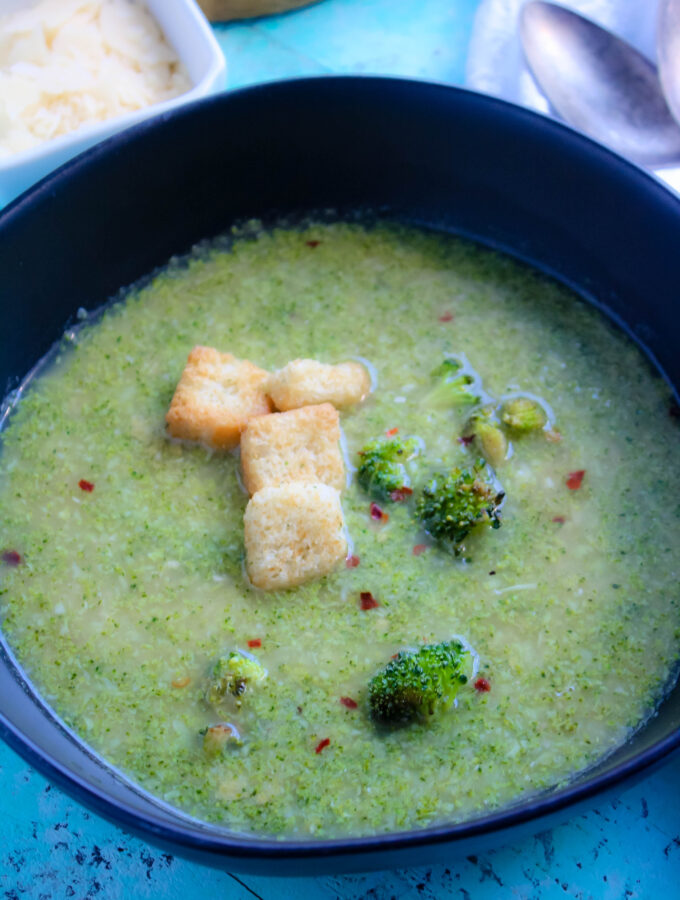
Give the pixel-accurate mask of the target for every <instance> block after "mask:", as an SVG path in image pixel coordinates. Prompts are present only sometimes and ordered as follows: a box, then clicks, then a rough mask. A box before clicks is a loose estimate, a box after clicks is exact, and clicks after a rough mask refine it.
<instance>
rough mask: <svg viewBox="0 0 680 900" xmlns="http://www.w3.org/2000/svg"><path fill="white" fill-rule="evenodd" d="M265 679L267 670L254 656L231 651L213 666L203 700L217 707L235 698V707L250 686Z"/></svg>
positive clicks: (239, 704) (239, 703) (238, 705)
mask: <svg viewBox="0 0 680 900" xmlns="http://www.w3.org/2000/svg"><path fill="white" fill-rule="evenodd" d="M266 677H267V670H266V669H265V668H264V666H263V665H261V664H260V663H259V662H258V661H257V660H256V659H255V657H254V656H251V655H250V654H245V653H242V652H239V651H234V650H232V651H231V652H230V653H229V654H228V656H221V657H220V658H219V659H218V660H217V662H216V663H215V665H214V666H213V670H212V673H211V675H210V679H209V681H208V686H207V688H206V692H205V699H206V701H207V702H208V703H210V704H211V706H219V705H220V704H221V703H222V702H223V701H224V700H225V699H226V698H227V697H229V696H231V697H234V698H235V703H236V706H237V707H240V706H241V697H242V696H243V695H244V694H245V692H246V690H247V689H248V687H250V685H252V684H257V683H258V682H260V681H263V680H264V679H265V678H266Z"/></svg>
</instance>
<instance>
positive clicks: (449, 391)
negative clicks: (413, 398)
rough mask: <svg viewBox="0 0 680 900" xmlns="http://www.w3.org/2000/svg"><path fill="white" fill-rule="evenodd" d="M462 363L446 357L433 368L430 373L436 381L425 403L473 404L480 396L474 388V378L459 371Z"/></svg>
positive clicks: (442, 405) (478, 400)
mask: <svg viewBox="0 0 680 900" xmlns="http://www.w3.org/2000/svg"><path fill="white" fill-rule="evenodd" d="M461 369H462V364H461V363H460V362H458V360H457V359H453V358H451V357H447V358H446V359H445V360H444V362H443V363H441V365H439V366H437V368H436V369H433V370H432V372H431V375H432V377H433V378H435V379H436V381H437V383H436V384H435V386H434V388H433V389H432V390H431V391H430V392H429V394H428V395H427V397H426V403H428V404H429V405H430V406H435V407H439V408H441V407H449V406H454V407H456V406H474V405H475V404H477V403H479V402H480V401H481V397H480V396H479V394H478V393H477V392H476V390H475V389H474V387H475V378H474V377H473V376H472V375H470V374H469V373H467V372H461V371H460V370H461Z"/></svg>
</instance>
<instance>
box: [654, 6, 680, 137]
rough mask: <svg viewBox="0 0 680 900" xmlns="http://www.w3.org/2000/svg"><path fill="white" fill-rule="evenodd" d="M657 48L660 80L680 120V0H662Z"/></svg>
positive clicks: (679, 120) (670, 104)
mask: <svg viewBox="0 0 680 900" xmlns="http://www.w3.org/2000/svg"><path fill="white" fill-rule="evenodd" d="M656 49H657V53H658V56H659V80H660V81H661V87H662V88H663V92H664V95H665V97H666V100H667V101H668V106H669V107H670V110H671V113H672V114H673V115H674V116H675V119H676V121H678V122H680V0H661V2H660V3H659V12H658V18H657V33H656Z"/></svg>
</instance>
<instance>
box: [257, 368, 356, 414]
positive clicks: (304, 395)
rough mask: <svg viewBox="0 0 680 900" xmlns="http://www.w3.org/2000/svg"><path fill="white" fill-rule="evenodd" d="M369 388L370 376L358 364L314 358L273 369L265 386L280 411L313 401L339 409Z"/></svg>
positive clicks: (351, 402) (348, 404)
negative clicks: (276, 370)
mask: <svg viewBox="0 0 680 900" xmlns="http://www.w3.org/2000/svg"><path fill="white" fill-rule="evenodd" d="M370 389H371V379H370V378H369V376H368V372H367V371H366V369H365V368H364V366H362V365H361V363H358V362H345V363H340V365H337V366H328V365H326V364H325V363H320V362H317V361H316V360H315V359H294V360H293V361H292V362H289V363H288V365H287V366H284V367H283V369H279V371H278V372H274V373H273V374H272V376H271V377H270V379H269V381H268V382H267V384H266V386H265V390H266V391H267V393H268V394H269V396H270V397H271V398H272V400H273V401H274V406H275V407H276V408H277V409H278V410H281V411H282V412H285V411H286V410H288V409H298V408H299V407H300V406H310V405H311V404H313V403H332V404H333V406H335V407H337V408H339V409H342V407H344V406H351V405H352V404H353V403H359V402H360V401H361V400H363V399H364V397H365V396H366V394H368V392H369V391H370Z"/></svg>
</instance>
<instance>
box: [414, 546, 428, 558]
mask: <svg viewBox="0 0 680 900" xmlns="http://www.w3.org/2000/svg"><path fill="white" fill-rule="evenodd" d="M426 550H427V544H416V545H415V547H414V548H413V555H414V556H420V555H421V553H424V552H425V551H426Z"/></svg>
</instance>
